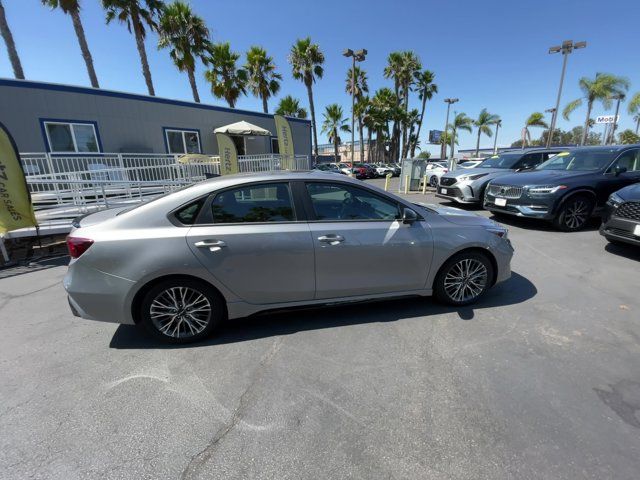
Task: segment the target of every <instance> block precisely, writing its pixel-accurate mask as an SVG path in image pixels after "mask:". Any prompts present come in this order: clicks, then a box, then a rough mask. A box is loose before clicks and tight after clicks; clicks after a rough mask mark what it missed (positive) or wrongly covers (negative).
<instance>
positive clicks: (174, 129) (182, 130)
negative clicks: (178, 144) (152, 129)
mask: <svg viewBox="0 0 640 480" xmlns="http://www.w3.org/2000/svg"><path fill="white" fill-rule="evenodd" d="M169 132H177V133H180V135H181V137H182V147H183V148H184V152H171V151H170V150H171V149H170V143H169ZM185 133H195V134H196V135H197V136H198V151H197V152H187V140H186V138H185ZM162 134H163V135H162V136H163V139H164V148H165V150H166V151H167V153H168V154H170V155H188V154H189V153H196V154H202V136H201V135H200V129H198V128H182V127H162Z"/></svg>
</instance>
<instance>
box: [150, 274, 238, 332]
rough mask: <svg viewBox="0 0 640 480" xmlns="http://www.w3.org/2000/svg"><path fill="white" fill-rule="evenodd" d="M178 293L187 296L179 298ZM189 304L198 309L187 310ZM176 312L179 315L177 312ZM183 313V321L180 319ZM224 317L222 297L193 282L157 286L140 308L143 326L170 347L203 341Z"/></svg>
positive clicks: (177, 280) (172, 282) (224, 310)
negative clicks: (169, 344) (173, 301)
mask: <svg viewBox="0 0 640 480" xmlns="http://www.w3.org/2000/svg"><path fill="white" fill-rule="evenodd" d="M179 292H185V294H183V295H182V297H181V298H180V295H179ZM172 294H173V295H174V297H172ZM171 298H175V299H176V300H177V302H178V303H177V304H175V305H172V303H171ZM182 302H184V304H183V303H182ZM186 302H192V303H193V304H194V305H195V307H197V308H195V307H193V308H192V309H188V308H187V307H186V305H187V303H186ZM194 302H195V303H194ZM165 305H168V306H165ZM174 306H175V309H173V307H174ZM152 307H153V309H154V310H155V311H154V312H152ZM183 308H184V310H183ZM207 308H208V313H207ZM177 309H180V311H177V312H176V311H174V310H177ZM183 312H184V317H179V315H180V314H181V313H183ZM225 315H226V309H225V305H224V299H223V298H222V296H221V295H220V294H219V293H218V292H217V291H216V290H215V289H214V288H213V287H211V286H210V285H208V284H207V283H205V282H202V281H199V280H195V279H191V278H176V279H169V280H166V281H163V282H160V283H158V284H157V285H154V286H153V287H152V288H151V289H150V290H149V291H148V292H147V293H146V295H145V296H144V298H143V300H142V302H141V305H140V319H141V323H142V325H143V326H144V327H145V329H146V330H147V331H148V332H149V333H151V335H153V336H154V337H155V338H157V339H159V340H162V341H163V342H167V343H191V342H197V341H198V340H202V339H203V338H206V337H208V336H209V335H211V333H212V332H213V331H214V330H215V329H216V328H217V327H218V326H219V325H220V324H221V323H222V322H223V321H224V319H225ZM176 317H178V318H176ZM167 325H169V326H168V327H167V332H163V331H162V329H163V328H165V327H166V326H167ZM174 326H175V327H176V328H175V329H174Z"/></svg>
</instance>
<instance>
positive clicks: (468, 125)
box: [449, 112, 473, 159]
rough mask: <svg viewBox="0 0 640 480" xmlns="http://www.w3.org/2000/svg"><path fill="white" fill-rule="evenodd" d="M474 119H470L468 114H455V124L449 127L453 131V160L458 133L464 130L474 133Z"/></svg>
mask: <svg viewBox="0 0 640 480" xmlns="http://www.w3.org/2000/svg"><path fill="white" fill-rule="evenodd" d="M472 126H473V119H472V118H471V117H468V116H467V114H466V113H464V112H460V113H455V116H454V117H453V123H452V124H451V125H449V129H450V130H451V158H452V159H453V154H454V153H455V152H454V143H457V142H458V132H459V131H460V130H464V131H465V132H469V133H471V132H472Z"/></svg>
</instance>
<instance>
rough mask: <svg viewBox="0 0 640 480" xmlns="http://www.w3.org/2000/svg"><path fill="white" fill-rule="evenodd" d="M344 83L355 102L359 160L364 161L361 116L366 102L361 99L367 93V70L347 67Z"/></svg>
mask: <svg viewBox="0 0 640 480" xmlns="http://www.w3.org/2000/svg"><path fill="white" fill-rule="evenodd" d="M345 84H346V85H345V91H346V92H347V93H348V94H349V95H352V96H353V97H354V99H355V102H356V104H355V105H354V116H355V117H357V119H358V131H359V132H360V161H361V162H364V133H363V132H362V128H363V125H362V117H363V115H364V113H365V111H366V109H367V107H366V103H364V102H362V99H363V98H364V95H365V94H366V93H369V85H368V83H367V72H365V71H364V70H362V69H361V68H360V67H357V66H356V67H355V69H354V68H349V70H348V71H347V78H346V81H345ZM355 107H357V108H355Z"/></svg>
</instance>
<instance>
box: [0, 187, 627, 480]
mask: <svg viewBox="0 0 640 480" xmlns="http://www.w3.org/2000/svg"><path fill="white" fill-rule="evenodd" d="M374 182H376V183H379V184H382V183H383V182H382V181H381V180H376V181H374ZM394 185H395V182H394ZM410 197H411V199H414V200H415V201H427V202H434V201H435V202H438V203H439V200H437V199H435V198H434V197H433V196H432V194H428V195H427V196H426V197H425V196H423V195H421V194H412V195H411V196H410ZM479 213H480V214H482V215H490V214H489V213H488V212H479ZM501 220H502V219H501ZM506 225H507V226H509V228H510V236H511V239H512V242H513V244H514V247H515V249H516V253H515V256H514V259H513V263H512V268H513V276H512V278H511V279H510V280H509V281H508V282H506V283H504V284H502V285H500V286H499V287H497V288H495V289H493V290H492V291H491V292H490V293H489V294H488V295H487V296H486V297H485V298H484V299H483V300H482V301H481V302H480V303H479V304H477V305H475V306H473V307H472V308H470V307H467V308H462V309H454V308H449V307H443V306H440V305H438V304H436V303H434V302H432V301H430V300H428V299H427V300H424V299H403V300H395V301H387V302H379V303H372V304H366V305H351V306H343V307H332V308H326V309H316V310H305V311H296V312H288V313H279V314H271V315H266V316H261V317H255V318H249V319H243V320H237V321H234V322H230V323H229V324H228V325H226V326H225V327H224V328H223V330H222V331H221V333H220V334H219V335H218V336H217V337H215V338H212V339H210V340H208V341H206V342H205V343H202V344H197V345H190V346H185V347H179V348H167V347H164V346H162V345H159V344H157V343H154V341H152V340H150V339H149V338H148V337H146V336H144V335H143V334H142V333H140V332H139V331H138V330H137V329H136V328H135V327H129V326H118V325H115V324H103V323H97V322H90V321H86V320H81V319H77V318H74V317H73V316H72V315H71V313H70V311H69V308H68V306H67V302H66V298H65V295H64V290H63V288H62V284H61V281H62V277H63V275H64V272H65V268H66V267H65V265H66V262H67V259H66V258H64V257H62V258H57V259H49V260H43V261H40V262H36V263H34V264H32V265H31V266H25V267H16V268H13V269H10V270H0V326H1V327H2V335H1V336H0V365H1V369H0V477H1V478H7V479H23V478H38V479H40V478H41V479H75V478H91V479H94V478H127V479H128V478H132V479H134V478H135V479H143V478H149V479H160V478H162V479H164V478H185V479H191V478H204V479H207V478H221V479H222V478H224V479H229V478H260V479H272V478H273V479H289V478H291V479H299V478H308V479H335V478H355V479H377V478H385V479H405V478H407V479H409V478H411V479H425V478H429V479H430V478H435V479H440V478H442V479H448V478H452V479H502V478H517V479H528V478H531V479H534V478H535V479H574V478H589V479H609V478H610V479H614V478H615V479H637V478H638V476H639V473H638V472H640V275H639V273H640V250H638V249H634V248H632V247H629V248H623V247H614V246H610V245H608V244H607V242H606V240H605V239H604V238H603V237H601V236H600V235H599V234H598V232H597V222H594V224H593V225H592V226H591V227H590V228H589V229H588V230H586V231H582V232H578V233H570V234H567V233H560V232H556V231H554V230H552V229H551V228H550V227H548V226H546V225H544V224H540V223H536V222H525V221H522V220H517V219H514V220H508V223H506Z"/></svg>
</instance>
